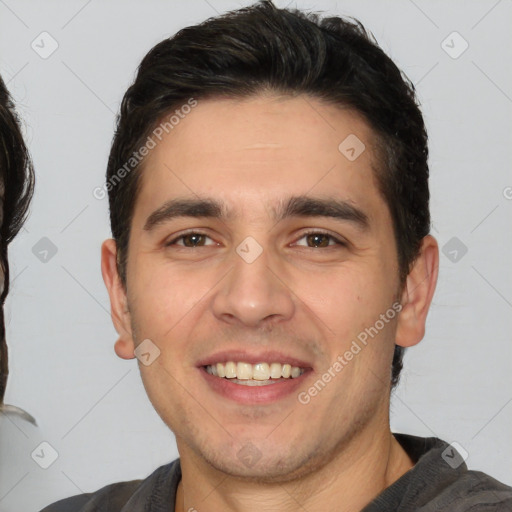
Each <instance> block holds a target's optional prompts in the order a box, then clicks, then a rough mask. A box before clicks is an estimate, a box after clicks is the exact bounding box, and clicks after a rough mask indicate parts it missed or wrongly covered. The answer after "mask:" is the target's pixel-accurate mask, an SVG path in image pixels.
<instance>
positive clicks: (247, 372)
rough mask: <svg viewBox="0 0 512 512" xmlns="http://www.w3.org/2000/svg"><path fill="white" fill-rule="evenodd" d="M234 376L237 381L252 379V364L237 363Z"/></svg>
mask: <svg viewBox="0 0 512 512" xmlns="http://www.w3.org/2000/svg"><path fill="white" fill-rule="evenodd" d="M236 376H237V378H238V379H252V364H249V363H237V365H236Z"/></svg>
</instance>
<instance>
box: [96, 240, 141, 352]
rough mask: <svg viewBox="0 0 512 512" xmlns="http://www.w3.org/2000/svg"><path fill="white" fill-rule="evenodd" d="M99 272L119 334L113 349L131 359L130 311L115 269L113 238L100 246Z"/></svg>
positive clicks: (115, 257)
mask: <svg viewBox="0 0 512 512" xmlns="http://www.w3.org/2000/svg"><path fill="white" fill-rule="evenodd" d="M101 274H102V276H103V281H104V282H105V286H106V287H107V291H108V295H109V297H110V314H111V316H112V322H113V323H114V327H115V329H116V331H117V333H118V334H119V338H118V340H117V341H116V343H115V345H114V350H115V352H116V354H117V355H118V356H119V357H121V358H122V359H133V358H134V357H135V354H134V349H135V344H134V341H133V336H132V330H131V322H130V313H129V311H128V307H127V297H126V290H125V287H124V285H123V283H122V282H121V278H120V277H119V273H118V271H117V246H116V242H115V240H113V239H108V240H105V241H104V242H103V244H102V246H101Z"/></svg>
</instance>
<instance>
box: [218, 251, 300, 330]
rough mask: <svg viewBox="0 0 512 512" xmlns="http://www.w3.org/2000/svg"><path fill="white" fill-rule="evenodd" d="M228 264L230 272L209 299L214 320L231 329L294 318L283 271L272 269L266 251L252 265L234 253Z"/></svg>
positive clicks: (291, 296)
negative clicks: (228, 324) (237, 325)
mask: <svg viewBox="0 0 512 512" xmlns="http://www.w3.org/2000/svg"><path fill="white" fill-rule="evenodd" d="M231 261H232V268H231V271H230V272H228V274H227V276H226V279H223V280H222V281H221V286H220V287H219V288H218V289H217V292H216V294H215V295H214V297H213V298H212V302H211V307H212V309H213V313H214V315H215V317H216V318H218V319H219V320H222V321H224V322H229V323H231V324H233V325H234V324H237V323H238V324H240V325H244V326H246V327H263V326H264V325H265V324H269V323H279V322H281V321H286V320H289V319H290V318H292V317H293V314H294V312H295V307H296V306H295V301H294V297H293V292H292V291H291V289H290V288H289V287H288V285H287V284H286V276H285V275H284V271H283V269H282V268H281V267H280V266H279V265H275V264H274V265H272V266H271V263H272V262H271V258H270V254H269V250H267V249H264V250H263V252H262V253H261V254H260V255H259V256H258V257H257V258H256V259H255V260H254V261H251V260H250V259H244V258H243V257H242V256H240V255H239V253H237V252H236V251H233V255H232V258H231ZM279 269H281V271H280V270H279Z"/></svg>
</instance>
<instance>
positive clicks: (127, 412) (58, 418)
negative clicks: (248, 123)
mask: <svg viewBox="0 0 512 512" xmlns="http://www.w3.org/2000/svg"><path fill="white" fill-rule="evenodd" d="M249 3H250V2H240V3H238V2H236V1H222V0H208V1H206V0H191V1H188V2H170V1H167V2H164V1H154V0H153V1H144V2H143V1H138V2H134V1H126V0H123V1H121V0H116V1H114V0H110V1H109V2H100V1H99V0H92V1H91V0H89V1H84V0H76V1H75V0H72V1H69V0H68V1H66V2H64V1H60V2H57V1H49V0H47V1H46V2H44V6H43V3H42V2H36V1H20V0H16V1H14V0H0V72H1V74H2V76H3V77H4V79H5V80H6V81H7V82H8V87H9V89H10V90H11V92H12V94H13V95H14V98H15V99H16V102H17V104H18V108H19V111H20V113H21V115H22V117H23V119H24V122H25V125H26V134H27V141H28V144H29V146H30V150H31V152H32V155H33V159H34V162H35V166H36V172H37V188H36V195H35V199H34V201H33V204H32V208H31V212H32V213H31V216H30V218H29V221H28V223H27V224H26V228H25V229H24V230H23V232H22V233H21V235H20V236H19V238H18V239H17V240H16V241H15V243H14V244H13V246H12V250H11V254H10V256H11V261H12V262H13V263H12V276H13V282H12V291H11V296H10V298H9V299H8V303H7V308H6V313H7V335H8V343H9V346H10V361H11V364H10V368H11V376H10V381H9V385H8V389H7V396H6V402H7V403H11V404H15V405H18V406H20V407H23V408H25V409H26V410H28V411H29V412H30V413H31V414H33V415H34V416H35V417H36V418H37V421H38V423H39V426H38V427H37V428H36V427H33V426H32V425H30V424H28V423H26V422H23V421H21V420H19V419H11V418H1V420H0V421H1V423H0V429H1V430H0V450H1V456H0V457H1V459H0V460H1V467H0V510H1V511H2V512H25V511H29V512H30V511H35V510H39V509H40V508H42V507H43V506H44V505H46V504H48V503H49V502H52V501H54V500H56V499H58V498H62V497H65V496H69V495H73V494H77V493H80V492H90V491H93V490H96V489H97V488H99V487H101V486H103V485H106V484H108V483H111V482H114V481H120V480H130V479H134V478H144V477H145V476H147V475H148V474H149V473H150V472H152V471H153V470H154V469H155V468H156V467H157V466H159V465H161V464H164V463H166V462H169V461H170V460H172V459H174V458H175V457H176V456H177V451H176V445H175V441H174V437H173V435H172V433H171V432H170V431H169V430H168V429H167V427H166V426H165V425H164V424H163V422H162V421H161V420H160V418H159V417H158V416H157V414H156V413H155V412H154V410H153V408H152V406H151V404H150V402H149V400H148V398H147V396H146V394H145V391H144V389H143V386H142V383H141V380H140V377H139V373H138V369H137V360H131V361H124V360H121V359H118V358H117V357H116V355H115V354H114V351H113V343H114V341H115V339H116V335H115V331H114V329H113V327H112V324H111V320H110V316H109V302H108V296H107V293H106V291H105V288H104V285H103V281H102V278H101V274H100V244H101V242H102V241H103V239H105V238H107V237H109V235H110V233H109V227H108V226H109V225H108V210H107V200H106V199H105V200H97V199H95V198H94V197H93V194H92V191H93V189H94V188H95V187H97V186H101V185H102V183H103V179H104V171H105V167H106V161H107V156H108V151H109V145H110V141H111V139H112V135H113V128H114V118H115V113H116V112H117V110H118V106H119V103H120V100H121V97H122V94H123V93H124V91H125V90H126V88H127V87H128V85H129V84H130V83H131V81H132V80H133V78H134V73H135V69H136V67H137V65H138V64H139V62H140V60H141V59H142V57H143V56H144V55H145V54H146V52H147V51H148V50H149V49H150V48H151V47H152V46H153V45H154V44H156V43H157V42H159V41H160V40H162V39H163V38H165V37H168V36H171V35H172V34H174V33H175V32H176V31H177V30H178V29H180V28H182V27H184V26H187V25H190V24H193V23H197V22H199V21H202V20H204V19H206V18H207V17H210V16H214V15H216V14H217V13H221V12H223V11H226V10H229V9H235V8H238V7H239V6H240V5H242V4H243V5H248V4H249ZM276 4H277V5H279V6H281V7H283V6H285V5H286V4H287V2H283V1H277V2H276ZM292 5H297V6H299V7H305V8H311V9H313V10H320V11H322V10H323V11H327V12H330V13H336V14H342V15H352V16H355V17H357V18H359V19H360V20H361V21H362V22H363V23H364V24H365V25H366V26H367V28H369V29H370V30H371V31H372V32H373V34H374V35H375V37H376V38H377V40H378V42H379V43H380V44H381V46H382V47H383V48H384V50H385V51H387V52H388V53H389V54H390V56H391V57H392V58H393V59H394V60H395V61H396V62H397V64H398V65H399V66H400V67H401V69H403V70H404V71H405V73H406V74H407V75H408V76H409V77H410V78H411V80H412V81H413V82H414V83H415V84H416V85H417V88H418V93H419V97H420V100H421V102H422V105H423V112H424V115H425V118H426V122H427V126H428V129H429V134H430V150H431V158H430V166H431V176H432V177H431V193H432V203H431V205H432V216H433V221H434V229H433V234H434V235H435V236H436V237H437V239H438V241H439V243H440V246H441V247H443V246H444V245H445V244H446V243H447V242H448V241H449V240H450V239H452V237H457V239H458V240H460V242H461V243H463V244H464V245H465V246H466V247H467V249H468V251H467V254H465V255H463V256H461V254H462V253H461V252H460V250H459V253H458V261H452V260H451V259H450V258H452V259H453V255H454V254H453V253H452V255H451V256H450V255H449V256H450V258H449V257H447V256H446V255H444V254H441V264H440V277H439V283H438V286H437V291H436V294H435V297H434V304H433V306H432V309H431V312H430V315H429V318H428V325H427V334H426V337H425V339H424V340H423V342H422V343H421V344H420V345H418V346H417V347H414V348H412V349H409V350H408V352H407V355H406V358H405V370H404V372H403V374H402V380H401V384H400V386H399V388H398V390H397V392H396V394H395V396H394V398H393V400H392V429H393V430H394V431H398V432H406V433H411V434H416V435H421V436H438V437H440V438H442V439H444V440H446V441H448V442H453V441H456V442H458V443H459V444H460V445H461V446H462V447H464V449H465V450H466V451H467V452H468V453H469V456H468V459H467V464H468V465H469V467H470V468H473V469H480V470H483V471H485V472H488V473H490V474H491V475H493V476H495V477H496V478H498V479H499V480H502V481H504V482H506V483H508V484H512V463H511V460H512V443H511V432H512V429H511V426H512V403H511V402H512V386H511V383H512V377H511V366H512V365H511V362H512V343H511V341H512V340H511V332H512V314H511V313H512V266H511V261H512V237H511V221H512V215H511V214H512V200H511V199H510V197H512V189H511V188H507V187H512V172H511V161H512V158H511V156H512V155H511V151H512V150H511V147H512V144H511V142H512V141H511V134H512V130H511V127H512V116H511V114H512V72H511V67H510V62H512V33H511V31H510V26H511V19H512V3H511V2H510V1H509V0H502V1H496V0H492V1H467V0H466V1H451V2H446V1H441V0H439V1H433V0H430V1H421V0H414V1H412V0H407V1H405V0H404V1H393V2H382V1H377V0H372V1H370V0H365V1H361V0H357V1H356V0H354V1H344V2H342V1H338V2H335V1H327V0H326V1H322V2H313V1H299V2H297V3H292ZM43 31H46V32H48V33H49V34H51V36H52V38H54V39H55V40H56V41H57V42H58V45H59V46H58V49H57V50H56V51H55V52H54V53H53V54H52V55H51V56H49V57H48V58H47V59H43V58H41V57H40V56H39V54H38V53H36V52H35V51H34V50H33V49H32V48H31V43H32V41H34V40H35V41H36V43H38V41H39V43H38V44H39V45H40V46H41V45H42V44H43V43H41V37H48V36H39V35H40V34H41V32H43ZM453 31H457V32H459V33H460V34H461V36H462V37H463V38H464V40H466V41H467V42H468V43H469V47H468V49H467V50H466V51H465V52H464V53H463V54H462V55H460V56H459V57H458V58H456V59H454V58H452V57H451V56H449V55H448V54H447V53H446V52H445V50H444V49H443V47H442V46H441V44H442V42H443V40H445V39H446V38H447V36H449V35H450V34H451V33H452V32H453ZM50 43H51V41H50V40H49V39H46V40H45V41H44V44H45V48H46V49H48V48H50V46H49V45H50ZM446 44H448V45H449V46H452V47H453V48H452V49H451V50H450V51H451V52H452V54H453V53H454V52H457V51H459V50H460V49H461V48H462V46H461V45H462V44H463V42H462V41H461V40H457V39H453V36H452V38H451V39H448V40H447V43H445V45H446ZM507 196H508V198H509V199H507ZM42 237H47V238H49V239H50V240H51V241H52V243H53V244H55V246H56V248H57V253H56V254H55V255H54V256H53V257H51V258H48V261H47V262H42V261H40V259H38V258H37V257H36V255H35V254H34V253H33V251H32V248H33V247H34V245H35V244H36V243H38V241H40V239H41V238H42ZM452 243H453V242H452ZM457 243H458V242H457ZM449 247H450V246H449ZM43 441H46V442H48V443H50V445H51V446H52V447H53V448H54V449H55V450H56V451H57V452H58V455H59V456H58V459H57V460H56V461H55V462H54V463H53V464H52V465H51V466H50V467H49V468H48V469H46V470H45V469H42V468H41V467H39V466H38V465H37V464H36V462H34V460H33V459H32V458H31V453H32V452H33V450H34V449H36V447H38V445H39V444H40V443H41V442H43ZM48 453H49V450H48V449H47V450H46V454H48ZM46 456H47V455H46Z"/></svg>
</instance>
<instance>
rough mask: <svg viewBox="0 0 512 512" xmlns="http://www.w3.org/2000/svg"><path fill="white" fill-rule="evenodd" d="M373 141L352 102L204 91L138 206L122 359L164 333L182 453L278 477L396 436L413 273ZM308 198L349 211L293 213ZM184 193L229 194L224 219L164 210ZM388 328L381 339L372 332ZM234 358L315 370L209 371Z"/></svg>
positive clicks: (167, 394) (148, 374)
mask: <svg viewBox="0 0 512 512" xmlns="http://www.w3.org/2000/svg"><path fill="white" fill-rule="evenodd" d="M354 135H355V136H357V138H358V139H359V141H361V142H362V143H364V145H365V147H366V149H365V150H364V151H363V152H362V153H361V154H360V155H359V156H358V157H357V158H355V159H354V158H353V157H354V155H357V153H358V152H359V151H360V150H361V148H362V146H360V145H356V146H354V144H355V142H354V141H356V139H354V138H353V136H354ZM349 136H352V138H351V139H348V142H349V147H348V148H346V147H345V146H343V145H342V150H340V149H339V145H340V143H342V142H343V141H344V140H345V139H346V138H347V137H349ZM372 140H373V138H372V132H371V131H370V129H369V128H368V126H367V124H366V123H365V122H363V120H362V119H361V118H360V117H358V116H357V115H355V114H354V113H351V112H350V111H348V110H341V109H338V108H335V107H333V106H327V105H325V104H322V103H320V102H319V101H318V100H316V99H314V98H311V97H295V98H291V97H281V98H277V97H274V96H272V97H271V96H259V97H252V98H248V99H244V100H226V99H223V100H207V101H206V100H205V101H199V102H198V105H197V106H196V107H195V108H194V109H193V110H192V112H191V113H190V114H188V116H187V117H186V118H184V119H182V120H181V121H180V123H179V125H177V126H176V127H175V128H174V129H173V130H172V131H171V132H170V133H169V134H168V135H166V136H165V137H164V138H163V139H162V141H161V142H159V143H158V144H157V146H156V147H155V148H154V149H153V150H152V152H151V154H150V155H149V157H148V159H147V161H146V163H145V168H144V170H143V172H142V181H141V187H140V191H139V195H138V197H137V201H136V205H135V209H134V216H133V222H132V226H131V235H130V242H129V249H128V263H127V288H126V290H127V292H126V300H127V309H128V311H129V313H128V314H126V315H125V317H124V322H125V323H124V324H123V325H124V329H125V332H124V334H121V339H120V341H119V342H118V343H117V344H116V351H117V353H118V354H119V355H120V356H121V357H133V350H134V348H136V347H137V346H138V345H139V344H140V343H141V342H143V340H151V342H150V344H149V345H145V347H146V348H148V347H149V350H146V352H148V353H150V354H152V355H150V356H147V355H146V356H144V357H145V358H146V359H150V358H152V357H154V354H155V353H156V351H155V346H156V347H158V349H159V350H160V355H159V356H158V357H157V358H156V359H155V360H154V361H153V362H152V363H151V364H149V365H148V366H145V365H143V364H141V363H139V365H140V370H141V374H142V379H143V382H144V386H145V388H146V390H147V393H148V395H149V397H150V399H151V401H152V403H153V405H154V407H155V409H156V410H157V412H158V413H159V414H160V416H161V417H162V419H163V420H164V422H165V423H166V424H167V425H168V426H169V427H170V428H171V430H172V431H173V432H174V433H175V434H176V437H177V440H178V446H179V447H180V452H181V450H189V451H190V453H193V454H194V456H196V457H199V458H202V459H201V460H206V461H208V462H209V463H210V464H211V465H212V466H213V467H215V468H217V469H219V470H222V471H224V472H226V473H229V474H232V475H241V476H246V477H250V476H252V477H260V478H267V479H269V480H273V481H276V480H279V479H280V478H281V479H286V477H287V476H290V475H298V474H301V473H302V472H306V471H307V470H308V468H309V469H311V468H314V467H316V466H319V465H322V464H325V463H326V462H328V460H329V459H331V458H332V457H334V456H335V455H336V454H337V453H339V452H340V451H341V449H342V448H343V447H345V446H346V445H348V443H349V442H350V441H351V440H353V439H354V438H355V436H359V435H363V433H364V432H366V433H367V434H368V432H373V431H378V430H379V429H382V428H387V425H388V424H387V421H388V407H389V403H388V399H389V380H390V368H391V361H392V356H393V349H394V342H395V331H396V328H397V319H396V318H394V319H393V318H392V317H393V316H394V315H391V314H389V310H390V308H391V306H392V304H393V303H394V302H395V301H396V300H397V299H399V282H398V264H397V253H396V247H395V240H394V235H393V226H392V221H391V217H390V214H389V211H388V208H387V206H386V204H385V202H384V200H383V198H382V197H381V195H380V194H379V192H378V189H377V185H376V181H375V179H374V170H373V169H374V168H375V167H376V166H377V165H378V163H379V162H378V159H377V155H376V153H375V150H374V146H373V142H372ZM350 142H351V144H350ZM357 144H359V143H357ZM351 147H354V148H355V150H354V151H351V149H350V148H351ZM347 156H348V157H350V158H347ZM372 167H373V168H372ZM294 196H302V197H306V198H311V199H313V200H321V201H329V200H332V201H337V202H343V204H344V205H345V207H344V208H342V209H341V210H342V211H341V215H340V216H339V217H333V216H329V215H326V211H324V210H322V211H319V210H314V209H311V208H310V207H311V204H309V209H308V208H305V209H304V208H303V209H302V212H298V211H297V209H295V211H292V212H291V213H292V215H290V216H283V215H282V214H283V210H284V206H285V205H287V203H288V201H289V200H290V198H291V197H294ZM177 199H180V200H194V201H199V200H205V199H208V200H212V201H216V202H218V203H222V204H223V205H224V208H225V212H222V213H223V214H224V213H225V214H227V215H226V216H224V215H223V216H222V217H216V216H213V217H210V216H202V217H193V216H179V217H173V216H172V215H169V211H170V210H169V209H167V211H166V208H165V207H166V205H167V206H169V201H172V200H177ZM295 204H296V205H297V202H296V203H295ZM292 206H293V204H292ZM306 206H308V205H307V204H306ZM292 210H293V208H292ZM157 211H159V213H158V214H154V212H157ZM332 211H334V210H331V212H332ZM315 212H316V213H323V215H321V216H318V215H316V214H315ZM288 213H290V212H288ZM152 214H154V215H152ZM364 219H366V220H364ZM186 233H188V234H187V236H185V237H184V238H179V237H180V236H182V235H185V234H186ZM248 237H249V239H248V240H247V238H248ZM338 240H339V243H338ZM260 252H261V253H260ZM386 312H388V314H387V316H386V320H387V321H386V322H383V321H382V320H381V321H380V322H377V321H378V320H379V319H381V318H382V317H381V315H383V314H384V315H386ZM376 323H377V326H378V327H381V325H382V324H383V327H382V328H378V329H377V331H378V333H377V334H373V336H369V335H368V331H366V333H367V343H366V344H363V343H362V342H361V341H358V335H361V333H362V332H365V329H368V328H370V327H373V328H374V331H371V332H372V333H374V332H375V325H376ZM118 330H119V329H118ZM121 330H122V329H121ZM363 338H364V336H363ZM361 339H362V338H361V336H360V337H359V340H361ZM354 341H356V342H357V345H358V346H359V348H360V350H359V351H357V348H355V346H354V345H353V342H354ZM145 343H146V344H148V343H149V342H147V341H146V342H145ZM153 344H154V345H153ZM351 348H352V352H353V354H354V355H353V358H351V360H347V358H346V357H343V356H344V354H345V353H346V352H347V351H350V349H351ZM356 352H357V353H356ZM339 356H340V357H342V358H343V361H344V363H343V364H342V363H340V364H341V369H340V366H339V365H336V364H335V362H336V361H338V362H340V359H339ZM228 361H232V362H234V363H235V364H236V363H238V362H252V363H259V362H261V363H267V364H268V365H269V369H271V368H272V366H271V365H272V363H280V364H281V365H283V364H286V363H289V364H290V365H291V366H298V367H302V368H303V369H304V373H302V375H301V376H300V377H297V378H294V379H292V378H287V379H284V378H283V379H281V380H279V381H277V382H275V383H269V381H257V380H254V381H251V383H253V384H255V383H256V384H257V383H263V385H258V386H256V385H253V386H248V385H244V384H243V383H236V382H234V381H233V380H230V379H227V378H225V377H224V378H221V377H218V376H214V375H210V374H208V373H207V371H206V370H205V367H204V366H205V365H207V363H212V364H215V363H227V362H228ZM244 368H246V369H247V367H244ZM273 368H274V370H275V371H278V369H279V367H278V366H276V365H275V364H274V366H273ZM251 369H252V370H253V371H254V369H255V368H251ZM259 369H261V370H262V371H263V374H264V373H265V372H266V367H265V366H264V365H263V366H262V367H259ZM285 371H286V370H285ZM329 371H330V375H331V378H330V379H329V378H328V377H327V378H324V380H323V383H324V385H323V386H322V385H321V384H320V385H318V384H317V392H316V393H315V392H314V391H312V392H311V391H308V390H310V388H311V387H312V386H314V385H315V382H317V381H318V380H319V379H320V380H322V375H323V374H325V373H326V372H328V373H329ZM242 376H243V375H242ZM241 380H243V379H241ZM325 380H328V381H329V382H327V383H325ZM270 382H273V381H270ZM245 383H246V384H247V381H245ZM308 397H309V399H308ZM299 398H300V400H299ZM353 445H354V443H352V445H351V446H353ZM361 449H362V450H363V451H364V446H363V447H362V448H361ZM353 456H356V454H353Z"/></svg>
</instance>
